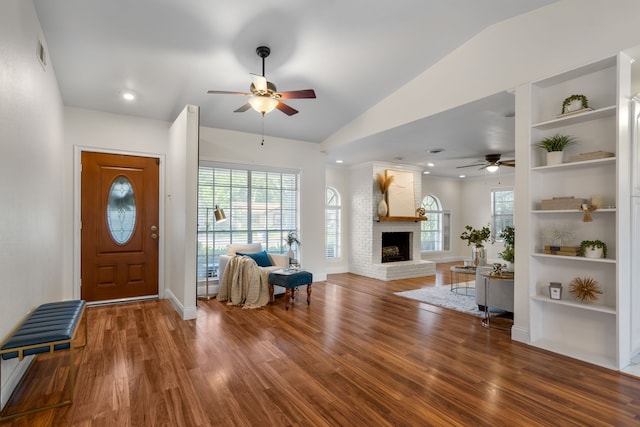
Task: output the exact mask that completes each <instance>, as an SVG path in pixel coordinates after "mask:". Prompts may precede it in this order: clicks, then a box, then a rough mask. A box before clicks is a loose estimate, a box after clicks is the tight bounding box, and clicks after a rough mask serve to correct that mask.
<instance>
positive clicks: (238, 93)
mask: <svg viewBox="0 0 640 427" xmlns="http://www.w3.org/2000/svg"><path fill="white" fill-rule="evenodd" d="M207 93H210V94H222V95H242V96H251V95H253V94H252V93H247V92H233V91H228V90H210V91H207Z"/></svg>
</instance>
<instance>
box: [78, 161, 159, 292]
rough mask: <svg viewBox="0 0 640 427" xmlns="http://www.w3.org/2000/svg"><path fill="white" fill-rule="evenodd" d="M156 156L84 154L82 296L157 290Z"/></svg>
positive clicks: (157, 171)
mask: <svg viewBox="0 0 640 427" xmlns="http://www.w3.org/2000/svg"><path fill="white" fill-rule="evenodd" d="M158 180H159V160H158V159H156V158H152V157H138V156H126V155H119V154H105V153H93V152H83V153H82V178H81V186H82V189H81V198H82V203H81V213H80V216H81V221H82V222H81V224H82V232H81V245H82V248H81V267H80V268H81V271H80V277H81V295H82V298H83V299H85V300H87V301H106V300H113V299H122V298H134V297H141V296H152V295H157V294H158V236H159V233H160V230H159V229H158V227H159V224H158V206H159V203H158V197H159V195H158Z"/></svg>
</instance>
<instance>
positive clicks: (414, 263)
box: [350, 163, 436, 281]
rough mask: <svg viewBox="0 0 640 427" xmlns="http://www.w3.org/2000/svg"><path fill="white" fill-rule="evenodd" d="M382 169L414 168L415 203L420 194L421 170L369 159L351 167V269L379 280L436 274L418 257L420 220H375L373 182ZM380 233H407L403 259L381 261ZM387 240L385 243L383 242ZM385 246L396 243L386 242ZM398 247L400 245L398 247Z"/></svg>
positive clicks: (377, 194)
mask: <svg viewBox="0 0 640 427" xmlns="http://www.w3.org/2000/svg"><path fill="white" fill-rule="evenodd" d="M385 169H394V170H403V171H413V172H414V187H415V188H414V192H415V198H416V206H418V205H419V200H420V195H421V187H422V186H421V179H422V176H421V171H420V170H417V169H413V168H411V167H405V166H399V165H389V164H381V163H368V164H365V165H361V166H360V167H354V168H353V169H352V171H351V188H352V194H351V221H350V224H351V236H350V237H351V241H352V242H353V243H352V245H351V253H350V261H351V262H350V271H351V272H352V273H355V274H360V275H362V276H367V277H372V278H374V279H379V280H385V281H386V280H397V279H407V278H411V277H420V276H430V275H433V274H435V271H436V265H435V263H434V262H432V261H426V260H422V259H421V257H420V222H413V221H382V222H380V221H378V215H377V212H376V211H377V206H378V202H379V201H380V199H381V197H382V196H381V194H380V191H379V190H378V188H377V184H376V183H375V176H376V174H377V173H380V172H382V173H384V170H385ZM383 233H391V234H390V236H391V235H393V236H394V237H398V236H400V235H403V236H405V238H406V237H408V239H407V241H406V244H405V245H406V246H407V247H406V248H405V249H403V251H404V253H405V255H403V257H404V258H407V259H404V260H399V259H397V260H394V261H393V262H382V247H383V238H382V234H383ZM385 244H386V243H385ZM388 246H399V245H398V244H396V243H394V244H389V245H388ZM399 249H400V248H399Z"/></svg>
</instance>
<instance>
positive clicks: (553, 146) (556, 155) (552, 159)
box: [536, 134, 576, 166]
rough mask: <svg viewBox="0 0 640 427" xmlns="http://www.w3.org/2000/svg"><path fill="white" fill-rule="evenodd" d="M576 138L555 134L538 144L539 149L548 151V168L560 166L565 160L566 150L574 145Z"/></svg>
mask: <svg viewBox="0 0 640 427" xmlns="http://www.w3.org/2000/svg"><path fill="white" fill-rule="evenodd" d="M575 142H576V138H575V137H573V136H569V135H560V134H555V135H553V136H549V137H547V138H545V139H543V140H542V141H540V142H538V143H537V144H536V146H537V147H539V148H542V149H544V150H547V166H553V165H559V164H561V163H562V162H563V159H564V151H563V150H564V149H565V147H566V146H567V145H570V144H574V143H575Z"/></svg>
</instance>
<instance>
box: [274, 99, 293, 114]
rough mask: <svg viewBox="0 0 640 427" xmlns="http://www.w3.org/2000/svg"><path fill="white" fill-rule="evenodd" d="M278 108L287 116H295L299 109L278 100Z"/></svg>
mask: <svg viewBox="0 0 640 427" xmlns="http://www.w3.org/2000/svg"><path fill="white" fill-rule="evenodd" d="M276 108H277V109H278V110H280V111H282V112H283V113H285V114H286V115H287V116H293V115H294V114H297V113H298V110H296V109H295V108H292V107H289V106H288V105H287V104H285V103H284V102H278V105H276Z"/></svg>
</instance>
